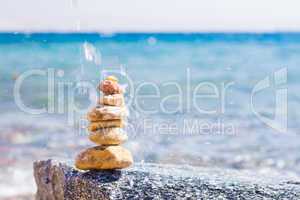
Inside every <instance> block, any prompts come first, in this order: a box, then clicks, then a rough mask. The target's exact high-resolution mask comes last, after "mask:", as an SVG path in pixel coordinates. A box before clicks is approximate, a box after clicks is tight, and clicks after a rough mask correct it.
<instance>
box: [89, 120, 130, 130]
mask: <svg viewBox="0 0 300 200" xmlns="http://www.w3.org/2000/svg"><path fill="white" fill-rule="evenodd" d="M124 126H125V121H124V120H123V119H114V120H106V121H97V122H92V123H90V124H89V126H88V130H89V131H96V130H98V129H101V128H112V127H119V128H123V127H124Z"/></svg>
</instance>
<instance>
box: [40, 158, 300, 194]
mask: <svg viewBox="0 0 300 200" xmlns="http://www.w3.org/2000/svg"><path fill="white" fill-rule="evenodd" d="M34 177H35V181H36V183H37V194H36V199H38V200H52V199H53V200H54V199H55V200H60V199H71V200H77V199H80V200H85V199H97V200H99V199H300V181H299V177H297V176H294V175H291V174H282V173H278V172H276V171H272V170H261V171H255V172H254V171H245V170H243V171H234V170H224V169H208V168H195V167H190V166H182V167H178V166H174V165H156V164H135V166H134V167H132V168H130V169H126V170H114V171H86V172H84V171H79V170H77V169H74V168H73V167H70V166H68V165H67V164H64V163H60V162H57V161H54V160H45V161H36V162H35V163H34Z"/></svg>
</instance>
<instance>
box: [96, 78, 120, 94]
mask: <svg viewBox="0 0 300 200" xmlns="http://www.w3.org/2000/svg"><path fill="white" fill-rule="evenodd" d="M98 88H99V90H100V91H102V92H103V93H104V94H105V95H110V94H122V93H123V92H124V91H123V88H122V87H121V86H120V85H119V84H118V83H117V82H115V81H112V80H104V81H102V82H101V83H100V84H99V86H98Z"/></svg>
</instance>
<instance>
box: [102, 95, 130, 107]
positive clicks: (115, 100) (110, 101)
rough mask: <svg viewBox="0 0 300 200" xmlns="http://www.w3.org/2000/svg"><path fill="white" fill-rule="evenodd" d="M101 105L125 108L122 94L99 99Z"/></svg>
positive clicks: (104, 96)
mask: <svg viewBox="0 0 300 200" xmlns="http://www.w3.org/2000/svg"><path fill="white" fill-rule="evenodd" d="M99 104H102V105H109V106H124V105H125V100H124V96H123V95H122V94H112V95H103V96H101V97H100V99H99Z"/></svg>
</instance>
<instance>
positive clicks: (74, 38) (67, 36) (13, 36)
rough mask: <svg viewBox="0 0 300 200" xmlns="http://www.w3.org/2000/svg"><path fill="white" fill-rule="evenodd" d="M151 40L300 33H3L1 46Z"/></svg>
mask: <svg viewBox="0 0 300 200" xmlns="http://www.w3.org/2000/svg"><path fill="white" fill-rule="evenodd" d="M149 38H152V39H156V40H158V41H180V40H183V41H184V40H189V41H191V40H192V41H206V42H207V41H208V42H210V41H225V40H226V41H227V42H228V41H233V42H236V41H238V42H241V41H274V42H282V41H283V42H288V41H293V42H294V41H297V42H300V32H265V33H258V32H252V33H250V32H238V33H237V32H190V33H181V32H172V33H166V32H116V33H110V34H108V33H101V32H32V33H29V32H1V31H0V42H1V43H10V42H27V41H28V42H31V41H37V42H45V41H47V42H82V41H83V42H84V41H87V42H94V41H110V40H115V41H138V40H147V39H149Z"/></svg>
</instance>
